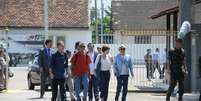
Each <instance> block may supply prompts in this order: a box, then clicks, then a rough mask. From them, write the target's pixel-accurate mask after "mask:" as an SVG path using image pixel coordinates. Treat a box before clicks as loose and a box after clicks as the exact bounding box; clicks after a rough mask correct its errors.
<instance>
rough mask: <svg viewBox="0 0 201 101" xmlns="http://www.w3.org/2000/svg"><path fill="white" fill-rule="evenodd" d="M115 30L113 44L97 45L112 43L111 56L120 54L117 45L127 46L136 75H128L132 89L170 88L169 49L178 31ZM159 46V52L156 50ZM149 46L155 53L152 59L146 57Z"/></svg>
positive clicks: (152, 89)
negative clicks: (148, 59) (130, 76)
mask: <svg viewBox="0 0 201 101" xmlns="http://www.w3.org/2000/svg"><path fill="white" fill-rule="evenodd" d="M114 33H115V34H114V36H113V38H114V43H113V44H96V45H95V46H96V47H101V46H102V45H107V46H109V47H110V52H111V54H112V56H115V55H117V54H118V52H119V51H118V48H119V46H120V45H121V44H124V45H125V46H126V53H127V54H129V55H131V57H132V60H133V67H134V73H135V76H134V77H133V78H130V79H129V89H130V90H140V91H141V90H145V91H146V90H148V91H150V90H151V91H165V90H167V89H168V83H169V70H168V68H167V51H168V50H169V49H171V48H173V47H174V42H175V38H176V36H175V35H176V32H175V31H128V30H126V31H125V30H124V31H118V32H114ZM157 49H158V51H159V52H156V50H157ZM148 50H149V51H150V56H152V57H151V59H150V61H149V63H148V62H147V61H145V55H146V54H147V51H148ZM154 60H155V61H154ZM147 75H148V76H147ZM111 85H116V79H115V77H114V75H113V76H112V80H111ZM114 87H115V86H114Z"/></svg>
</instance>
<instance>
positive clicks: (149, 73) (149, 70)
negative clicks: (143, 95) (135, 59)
mask: <svg viewBox="0 0 201 101" xmlns="http://www.w3.org/2000/svg"><path fill="white" fill-rule="evenodd" d="M152 68H153V67H152V63H146V69H147V79H151V78H153V74H154V73H153V70H152Z"/></svg>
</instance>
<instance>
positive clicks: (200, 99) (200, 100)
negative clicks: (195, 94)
mask: <svg viewBox="0 0 201 101" xmlns="http://www.w3.org/2000/svg"><path fill="white" fill-rule="evenodd" d="M199 101H201V91H200V98H199Z"/></svg>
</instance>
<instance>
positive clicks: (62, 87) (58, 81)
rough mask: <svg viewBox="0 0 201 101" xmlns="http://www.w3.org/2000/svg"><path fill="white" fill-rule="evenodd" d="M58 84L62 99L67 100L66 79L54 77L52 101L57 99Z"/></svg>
mask: <svg viewBox="0 0 201 101" xmlns="http://www.w3.org/2000/svg"><path fill="white" fill-rule="evenodd" d="M58 86H59V89H60V98H61V101H65V79H55V78H54V79H53V80H52V101H56V100H57V91H58Z"/></svg>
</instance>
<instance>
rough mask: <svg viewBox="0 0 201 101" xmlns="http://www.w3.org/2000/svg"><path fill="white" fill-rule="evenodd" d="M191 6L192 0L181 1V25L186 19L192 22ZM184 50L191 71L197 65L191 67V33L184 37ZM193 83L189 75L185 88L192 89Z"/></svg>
mask: <svg viewBox="0 0 201 101" xmlns="http://www.w3.org/2000/svg"><path fill="white" fill-rule="evenodd" d="M191 8H192V0H180V1H179V12H180V21H179V25H180V27H181V25H182V23H183V22H184V21H189V22H191ZM184 50H185V54H186V61H185V62H186V66H187V67H188V71H191V69H192V68H195V67H191V62H192V60H191V58H192V57H191V36H190V34H187V35H186V36H185V37H184ZM195 54H196V53H195ZM189 67H190V68H189ZM189 73H190V75H189V76H191V74H192V72H189ZM190 80H191V83H190V82H189V81H190ZM193 82H194V81H193ZM191 84H192V78H191V77H188V78H187V80H186V81H185V90H187V91H190V89H191V88H192V86H191Z"/></svg>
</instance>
